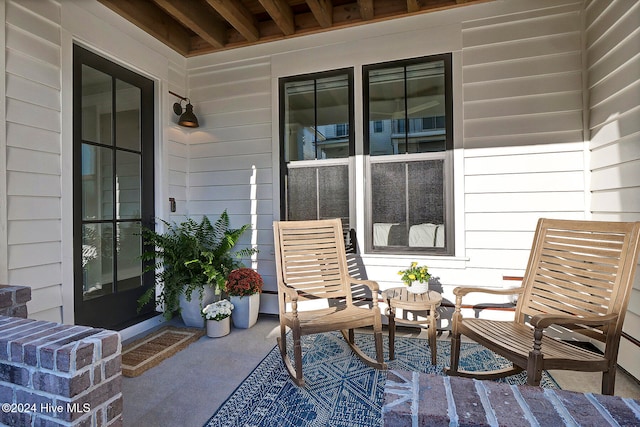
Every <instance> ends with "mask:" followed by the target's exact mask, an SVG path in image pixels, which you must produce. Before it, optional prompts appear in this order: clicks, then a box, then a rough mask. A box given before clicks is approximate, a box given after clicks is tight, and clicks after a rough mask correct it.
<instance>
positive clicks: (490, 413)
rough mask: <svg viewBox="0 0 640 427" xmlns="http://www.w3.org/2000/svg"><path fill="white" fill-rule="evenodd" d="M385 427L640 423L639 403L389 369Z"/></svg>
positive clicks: (610, 397) (630, 424)
mask: <svg viewBox="0 0 640 427" xmlns="http://www.w3.org/2000/svg"><path fill="white" fill-rule="evenodd" d="M382 417H383V421H384V426H385V427H404V426H425V425H428V426H434V427H435V426H443V427H444V426H447V427H449V426H497V425H500V426H514V427H521V426H524V425H540V426H565V425H573V426H575V425H577V426H596V425H620V426H636V425H640V401H638V400H634V399H628V398H621V397H618V396H604V395H597V394H591V393H584V394H583V393H576V392H571V391H564V390H551V389H543V388H540V387H531V386H515V385H509V384H504V383H498V382H494V381H479V380H474V379H469V378H459V377H447V376H440V375H433V374H423V373H418V372H408V371H394V370H392V371H389V373H388V376H387V382H386V386H385V392H384V404H383V407H382Z"/></svg>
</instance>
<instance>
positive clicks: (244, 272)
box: [225, 267, 264, 297]
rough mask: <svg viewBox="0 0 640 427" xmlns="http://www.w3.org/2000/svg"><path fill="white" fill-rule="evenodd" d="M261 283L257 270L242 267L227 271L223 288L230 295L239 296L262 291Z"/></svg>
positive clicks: (262, 283)
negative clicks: (227, 274)
mask: <svg viewBox="0 0 640 427" xmlns="http://www.w3.org/2000/svg"><path fill="white" fill-rule="evenodd" d="M263 285H264V282H263V281H262V276H260V274H258V272H257V271H255V270H252V269H251V268H247V267H242V268H237V269H235V270H233V271H232V272H231V273H229V276H228V277H227V284H226V288H225V290H226V291H227V294H229V295H230V296H239V297H241V296H245V295H253V294H257V293H260V292H262V286H263Z"/></svg>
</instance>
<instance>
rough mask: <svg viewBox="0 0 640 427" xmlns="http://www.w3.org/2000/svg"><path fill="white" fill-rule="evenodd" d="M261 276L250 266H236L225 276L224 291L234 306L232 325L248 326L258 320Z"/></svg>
mask: <svg viewBox="0 0 640 427" xmlns="http://www.w3.org/2000/svg"><path fill="white" fill-rule="evenodd" d="M263 285H264V282H263V281H262V276H260V274H259V273H258V272H257V271H255V270H253V269H251V268H246V267H242V268H237V269H235V270H233V271H232V272H231V273H229V276H227V283H226V286H225V291H226V292H227V294H228V295H229V298H230V299H231V302H232V303H233V305H234V306H235V307H236V309H235V310H234V311H233V314H232V315H231V317H232V319H233V326H235V327H236V328H243V329H246V328H250V327H252V326H253V325H255V323H256V322H257V321H258V312H259V310H260V293H261V292H262V286H263Z"/></svg>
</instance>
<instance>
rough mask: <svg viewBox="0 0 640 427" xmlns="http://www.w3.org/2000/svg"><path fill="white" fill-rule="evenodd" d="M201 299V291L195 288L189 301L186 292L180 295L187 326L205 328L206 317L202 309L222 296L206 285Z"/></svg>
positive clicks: (183, 316)
mask: <svg viewBox="0 0 640 427" xmlns="http://www.w3.org/2000/svg"><path fill="white" fill-rule="evenodd" d="M203 289H204V291H203V293H202V299H200V292H198V290H197V289H195V290H194V291H193V292H192V293H191V301H187V297H186V296H184V294H182V295H180V315H181V316H182V321H183V322H184V324H185V325H186V326H189V327H192V328H204V317H202V309H203V308H204V307H205V306H206V305H207V304H211V303H212V302H214V301H215V300H216V299H219V298H220V296H219V295H216V294H215V291H214V289H213V288H212V287H210V286H205V287H204V288H203Z"/></svg>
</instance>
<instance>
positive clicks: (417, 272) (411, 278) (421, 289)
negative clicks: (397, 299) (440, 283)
mask: <svg viewBox="0 0 640 427" xmlns="http://www.w3.org/2000/svg"><path fill="white" fill-rule="evenodd" d="M398 274H399V275H401V276H402V282H403V283H404V284H405V285H407V286H408V287H407V290H408V291H409V292H411V293H414V294H424V293H425V292H427V291H428V290H429V278H431V274H429V268H428V267H427V266H426V265H418V263H417V262H415V261H414V262H412V263H411V266H410V267H409V268H407V269H406V270H400V271H398Z"/></svg>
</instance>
